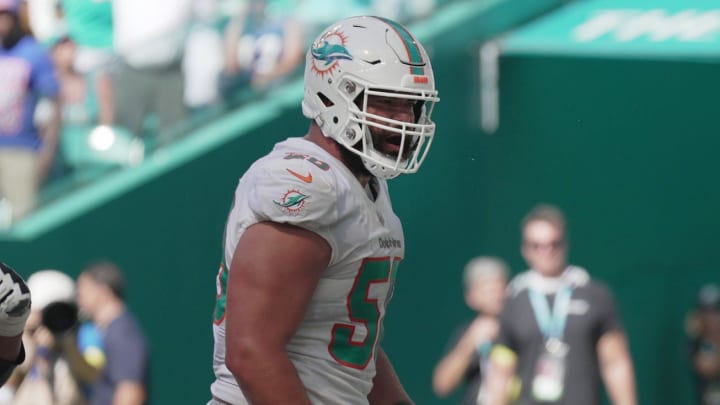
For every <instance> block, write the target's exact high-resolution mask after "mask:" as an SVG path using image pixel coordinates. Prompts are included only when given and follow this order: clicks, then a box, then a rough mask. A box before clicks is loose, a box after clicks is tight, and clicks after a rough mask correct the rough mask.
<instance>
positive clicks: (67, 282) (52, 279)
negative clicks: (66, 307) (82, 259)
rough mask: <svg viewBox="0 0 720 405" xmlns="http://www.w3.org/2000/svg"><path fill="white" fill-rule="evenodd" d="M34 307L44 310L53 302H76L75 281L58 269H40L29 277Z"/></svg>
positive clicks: (28, 283)
mask: <svg viewBox="0 0 720 405" xmlns="http://www.w3.org/2000/svg"><path fill="white" fill-rule="evenodd" d="M27 285H28V288H29V289H30V294H31V296H32V304H31V305H32V309H38V310H42V309H44V308H45V307H46V306H47V305H48V304H51V303H53V302H59V301H62V302H74V301H75V282H74V281H73V279H72V278H71V277H70V276H68V275H67V274H65V273H62V272H60V271H57V270H40V271H37V272H35V273H33V274H31V275H30V277H28V280H27Z"/></svg>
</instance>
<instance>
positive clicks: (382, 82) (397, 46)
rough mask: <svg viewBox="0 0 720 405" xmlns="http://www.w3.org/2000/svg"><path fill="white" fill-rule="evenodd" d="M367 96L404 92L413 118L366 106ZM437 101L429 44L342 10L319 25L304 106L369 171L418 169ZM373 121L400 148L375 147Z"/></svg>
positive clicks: (389, 173)
mask: <svg viewBox="0 0 720 405" xmlns="http://www.w3.org/2000/svg"><path fill="white" fill-rule="evenodd" d="M369 96H380V97H392V98H397V99H405V100H410V101H409V102H411V103H414V105H415V107H414V112H415V122H405V121H399V120H396V119H391V118H387V117H383V116H380V115H376V114H370V113H368V111H367V105H368V97H369ZM437 101H439V98H438V93H437V91H436V90H435V78H434V76H433V71H432V66H431V65H430V59H429V58H428V55H427V52H425V49H424V48H423V46H422V45H421V44H420V42H418V40H417V39H415V37H414V36H413V35H412V34H410V32H408V30H407V29H406V28H405V27H403V26H402V25H400V24H398V23H396V22H395V21H392V20H389V19H385V18H381V17H369V16H363V17H351V18H347V19H344V20H341V21H339V22H337V23H336V24H333V25H331V26H330V27H328V28H327V29H325V31H323V33H322V34H320V36H319V37H318V38H317V39H316V40H315V41H314V42H313V44H312V46H311V47H310V49H309V50H308V53H307V56H306V65H305V97H304V99H303V101H302V109H303V114H304V115H305V116H306V117H308V118H310V119H313V120H315V122H316V123H317V124H318V125H319V126H320V128H322V131H323V134H324V135H325V136H327V137H330V138H333V139H335V140H336V141H337V142H339V143H340V144H341V145H343V146H344V147H345V148H347V149H348V150H350V151H351V152H353V153H355V154H357V155H359V156H360V157H361V158H362V162H363V164H364V165H365V167H366V168H367V170H368V171H369V172H370V173H371V174H372V175H374V176H377V177H380V178H385V179H389V178H393V177H396V176H398V175H400V174H402V173H415V172H416V171H417V170H418V168H419V167H420V165H421V164H422V162H423V160H424V159H425V156H426V155H427V152H428V150H429V148H430V145H431V144H432V139H433V136H434V134H435V123H434V122H433V121H432V120H431V119H430V115H431V113H432V110H433V106H434V105H435V103H436V102H437ZM371 128H376V130H379V131H382V132H383V133H384V134H396V135H397V138H399V139H394V140H393V143H395V144H397V145H399V152H395V153H391V154H389V153H383V152H382V151H381V150H378V149H376V148H375V147H374V145H373V136H372V133H371ZM389 136H393V135H389Z"/></svg>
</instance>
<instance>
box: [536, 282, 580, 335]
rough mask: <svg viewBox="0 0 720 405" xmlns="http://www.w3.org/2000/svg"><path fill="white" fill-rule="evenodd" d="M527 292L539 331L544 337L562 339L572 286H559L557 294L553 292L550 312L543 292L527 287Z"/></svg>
mask: <svg viewBox="0 0 720 405" xmlns="http://www.w3.org/2000/svg"><path fill="white" fill-rule="evenodd" d="M528 294H529V296H530V305H532V308H533V312H534V313H535V319H536V320H537V323H538V326H539V327H540V332H542V334H543V335H544V336H545V338H546V339H551V338H555V339H559V340H562V337H563V332H564V331H565V324H566V322H567V315H568V309H569V308H570V296H571V295H572V288H570V287H564V288H561V289H560V290H559V291H558V292H557V294H555V302H554V305H553V309H552V312H550V305H548V300H547V299H546V298H545V294H543V293H541V292H539V291H537V290H534V289H532V288H530V289H528Z"/></svg>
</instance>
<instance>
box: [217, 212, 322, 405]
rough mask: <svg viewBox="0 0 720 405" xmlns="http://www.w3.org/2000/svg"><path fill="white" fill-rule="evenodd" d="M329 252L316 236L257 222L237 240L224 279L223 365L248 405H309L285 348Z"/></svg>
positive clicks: (311, 233)
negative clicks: (230, 373)
mask: <svg viewBox="0 0 720 405" xmlns="http://www.w3.org/2000/svg"><path fill="white" fill-rule="evenodd" d="M330 256H331V248H330V246H329V245H328V243H327V242H326V241H325V240H324V239H322V238H321V237H320V236H318V235H317V234H315V233H313V232H311V231H308V230H305V229H302V228H299V227H296V226H292V225H284V224H278V223H273V222H260V223H257V224H255V225H252V226H251V227H249V228H248V229H247V230H246V231H245V233H244V234H243V235H242V237H241V238H240V240H239V242H238V244H237V246H236V248H235V254H234V256H233V261H232V264H231V265H230V272H229V276H228V292H227V318H226V322H227V337H226V347H227V355H226V364H227V366H228V368H229V369H230V371H231V372H232V373H233V375H234V376H235V379H236V380H237V382H238V384H239V385H240V387H241V389H242V390H243V393H244V395H245V396H246V398H247V399H248V401H249V402H250V403H253V404H290V403H292V404H298V405H300V404H310V400H309V399H308V397H307V394H306V392H305V388H304V386H303V384H302V382H301V381H300V378H299V377H298V374H297V371H296V370H295V367H294V366H293V364H292V362H291V361H290V358H289V357H288V354H287V352H286V351H285V346H286V345H287V343H288V341H289V340H290V338H291V337H292V336H293V334H294V333H295V331H296V330H297V328H298V326H299V325H300V322H301V321H302V319H303V317H304V315H305V311H306V309H307V306H308V304H309V302H310V299H311V298H312V295H313V293H314V291H315V287H316V286H317V283H318V281H319V279H320V276H321V274H322V273H323V271H324V270H325V269H326V268H327V265H328V263H329V261H330Z"/></svg>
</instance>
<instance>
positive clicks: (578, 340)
mask: <svg viewBox="0 0 720 405" xmlns="http://www.w3.org/2000/svg"><path fill="white" fill-rule="evenodd" d="M521 253H522V256H523V258H525V261H526V262H527V263H528V265H529V266H530V269H529V270H528V271H526V272H524V273H521V274H519V275H517V276H516V277H514V278H513V280H512V281H511V283H510V284H509V287H508V292H507V294H508V297H507V299H506V301H505V305H504V307H503V310H502V313H501V315H500V331H499V333H498V337H497V340H496V344H495V346H494V347H493V349H492V352H491V355H490V359H491V364H490V367H489V373H488V377H487V378H486V380H485V384H486V387H487V392H488V403H489V404H491V405H506V404H508V403H509V398H508V396H509V388H508V387H509V385H510V384H511V381H512V377H513V376H514V375H516V374H517V376H518V378H519V379H520V384H521V386H520V394H519V399H518V401H517V402H515V403H516V404H518V405H536V404H562V405H579V404H582V405H599V404H600V398H601V381H602V382H604V383H605V388H606V389H607V392H608V394H609V397H610V400H611V402H612V403H613V404H614V405H636V404H637V399H636V393H635V376H634V371H633V363H632V359H631V357H630V353H629V350H628V344H627V338H626V336H625V332H624V331H623V327H622V323H621V320H620V317H619V315H618V313H617V310H616V308H615V302H614V299H613V297H612V294H611V292H610V290H609V289H608V288H607V287H606V286H604V285H602V284H600V283H598V282H596V281H594V280H592V279H591V278H590V275H589V274H588V273H587V271H586V270H585V269H582V268H580V267H577V266H573V265H569V264H568V261H567V256H568V239H567V233H566V222H565V216H564V215H563V213H562V211H560V209H558V208H557V207H555V206H551V205H538V206H536V207H535V208H534V209H533V210H532V211H531V212H530V213H529V214H528V215H527V216H526V217H525V218H524V220H523V221H522V247H521Z"/></svg>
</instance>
